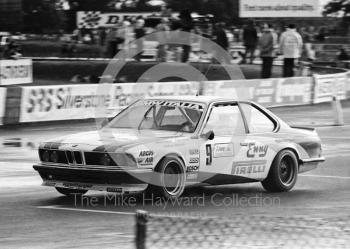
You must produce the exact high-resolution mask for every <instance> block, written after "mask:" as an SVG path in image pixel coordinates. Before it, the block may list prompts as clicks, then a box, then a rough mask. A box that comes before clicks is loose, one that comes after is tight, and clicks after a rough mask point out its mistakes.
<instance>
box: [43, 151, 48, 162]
mask: <svg viewBox="0 0 350 249" xmlns="http://www.w3.org/2000/svg"><path fill="white" fill-rule="evenodd" d="M42 159H43V161H44V162H49V161H50V153H49V151H48V150H45V151H44V153H43V155H42Z"/></svg>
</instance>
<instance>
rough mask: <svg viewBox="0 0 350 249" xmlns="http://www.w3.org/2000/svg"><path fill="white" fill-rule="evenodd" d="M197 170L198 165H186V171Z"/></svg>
mask: <svg viewBox="0 0 350 249" xmlns="http://www.w3.org/2000/svg"><path fill="white" fill-rule="evenodd" d="M198 170H199V166H188V167H187V170H186V172H187V173H189V172H194V171H198Z"/></svg>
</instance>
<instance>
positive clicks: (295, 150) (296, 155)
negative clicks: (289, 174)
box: [273, 146, 302, 169]
mask: <svg viewBox="0 0 350 249" xmlns="http://www.w3.org/2000/svg"><path fill="white" fill-rule="evenodd" d="M284 150H289V151H291V152H293V153H294V155H295V157H296V158H297V162H298V169H299V167H300V164H302V160H301V157H300V155H299V152H298V150H297V149H296V148H294V147H293V146H288V147H284V148H282V149H280V150H279V151H278V152H277V153H276V156H275V158H274V159H273V160H275V159H276V157H277V156H278V154H279V153H281V152H282V151H284Z"/></svg>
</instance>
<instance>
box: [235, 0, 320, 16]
mask: <svg viewBox="0 0 350 249" xmlns="http://www.w3.org/2000/svg"><path fill="white" fill-rule="evenodd" d="M239 13H240V17H241V18H259V17H267V18H271V17H297V18H301V17H322V10H321V7H320V0H283V1H281V0H264V1H257V0H240V1H239Z"/></svg>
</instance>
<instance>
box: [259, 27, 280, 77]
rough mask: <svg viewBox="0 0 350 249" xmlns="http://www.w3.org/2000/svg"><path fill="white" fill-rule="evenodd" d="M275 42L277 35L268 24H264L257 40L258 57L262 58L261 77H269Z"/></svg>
mask: <svg viewBox="0 0 350 249" xmlns="http://www.w3.org/2000/svg"><path fill="white" fill-rule="evenodd" d="M276 43H277V35H276V34H275V33H274V31H273V29H272V27H271V26H270V25H269V24H265V25H264V28H263V33H262V35H261V37H260V39H259V42H258V47H259V50H260V57H261V59H262V70H261V77H262V78H263V79H266V78H271V71H272V65H273V59H274V57H275V45H276Z"/></svg>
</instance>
